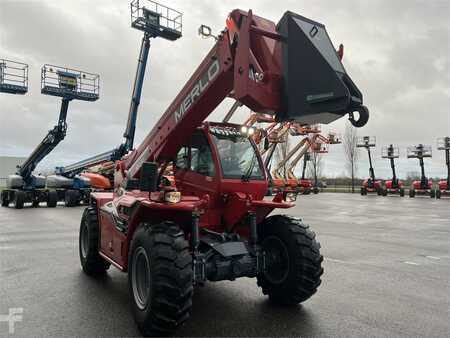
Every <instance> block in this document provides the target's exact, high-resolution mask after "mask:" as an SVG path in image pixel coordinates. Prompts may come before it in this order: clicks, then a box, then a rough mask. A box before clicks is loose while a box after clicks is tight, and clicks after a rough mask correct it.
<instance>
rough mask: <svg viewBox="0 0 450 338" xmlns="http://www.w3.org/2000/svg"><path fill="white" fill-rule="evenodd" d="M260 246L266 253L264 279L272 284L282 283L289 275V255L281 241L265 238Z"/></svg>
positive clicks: (271, 237)
mask: <svg viewBox="0 0 450 338" xmlns="http://www.w3.org/2000/svg"><path fill="white" fill-rule="evenodd" d="M262 246H263V248H264V251H265V253H266V264H267V268H266V271H264V276H265V277H266V279H267V280H268V281H269V282H271V283H273V284H280V283H282V282H284V280H285V279H286V278H287V276H288V274H289V254H288V250H287V247H286V245H285V244H284V243H283V241H282V240H281V239H280V238H278V237H276V236H270V237H267V238H266V239H265V240H264V241H263V243H262Z"/></svg>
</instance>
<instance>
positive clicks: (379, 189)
mask: <svg viewBox="0 0 450 338" xmlns="http://www.w3.org/2000/svg"><path fill="white" fill-rule="evenodd" d="M377 195H378V196H382V195H383V189H381V188H377Z"/></svg>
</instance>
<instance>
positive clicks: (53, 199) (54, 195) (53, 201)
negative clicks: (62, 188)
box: [47, 190, 58, 208]
mask: <svg viewBox="0 0 450 338" xmlns="http://www.w3.org/2000/svg"><path fill="white" fill-rule="evenodd" d="M57 204H58V192H57V191H56V190H49V191H48V192H47V207H49V208H55V207H56V205H57Z"/></svg>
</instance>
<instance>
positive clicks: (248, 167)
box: [212, 133, 264, 180]
mask: <svg viewBox="0 0 450 338" xmlns="http://www.w3.org/2000/svg"><path fill="white" fill-rule="evenodd" d="M212 136H213V139H214V142H215V143H216V147H217V151H218V154H219V158H220V165H221V168H222V174H223V177H224V178H239V179H242V178H246V179H253V180H262V179H264V176H263V171H262V170H261V167H260V163H259V160H258V156H257V154H256V153H255V149H254V148H253V146H252V144H251V143H250V141H249V139H248V138H246V137H243V136H240V135H218V134H214V133H213V134H212Z"/></svg>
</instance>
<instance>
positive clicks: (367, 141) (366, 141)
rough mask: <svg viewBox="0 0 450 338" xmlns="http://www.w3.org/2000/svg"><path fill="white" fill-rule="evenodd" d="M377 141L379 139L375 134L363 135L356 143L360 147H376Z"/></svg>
mask: <svg viewBox="0 0 450 338" xmlns="http://www.w3.org/2000/svg"><path fill="white" fill-rule="evenodd" d="M376 143H377V139H376V137H375V136H362V137H358V142H357V143H356V146H357V147H360V148H368V147H375V145H376Z"/></svg>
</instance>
